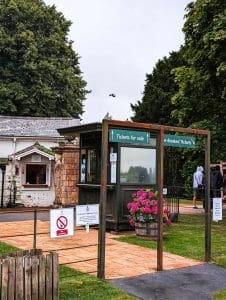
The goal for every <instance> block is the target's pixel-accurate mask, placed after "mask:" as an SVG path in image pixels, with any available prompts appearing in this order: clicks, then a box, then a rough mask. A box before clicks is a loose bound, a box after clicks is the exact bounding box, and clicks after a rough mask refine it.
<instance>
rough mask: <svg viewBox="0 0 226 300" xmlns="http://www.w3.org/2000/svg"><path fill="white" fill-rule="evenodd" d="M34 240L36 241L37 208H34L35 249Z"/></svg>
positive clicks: (34, 246)
mask: <svg viewBox="0 0 226 300" xmlns="http://www.w3.org/2000/svg"><path fill="white" fill-rule="evenodd" d="M36 241H37V208H35V209H34V235H33V249H36Z"/></svg>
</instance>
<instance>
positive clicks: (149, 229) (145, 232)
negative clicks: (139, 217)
mask: <svg viewBox="0 0 226 300" xmlns="http://www.w3.org/2000/svg"><path fill="white" fill-rule="evenodd" d="M135 232H136V235H137V236H138V237H139V238H141V239H143V240H154V241H156V240H157V236H158V223H157V222H152V223H144V222H143V223H142V222H135Z"/></svg>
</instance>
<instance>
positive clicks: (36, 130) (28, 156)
mask: <svg viewBox="0 0 226 300" xmlns="http://www.w3.org/2000/svg"><path fill="white" fill-rule="evenodd" d="M79 124H80V121H79V119H72V118H42V117H8V116H0V206H1V207H6V206H14V205H24V206H28V207H30V206H49V205H52V204H53V203H54V200H55V192H54V180H53V174H54V164H55V159H54V154H53V153H52V151H51V148H52V147H56V146H58V145H59V143H60V142H64V138H63V137H62V136H60V135H59V133H58V132H57V128H64V127H70V126H76V125H79Z"/></svg>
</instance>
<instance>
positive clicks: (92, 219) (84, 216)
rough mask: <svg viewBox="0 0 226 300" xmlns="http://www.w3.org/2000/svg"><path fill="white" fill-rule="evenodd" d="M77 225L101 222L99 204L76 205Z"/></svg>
mask: <svg viewBox="0 0 226 300" xmlns="http://www.w3.org/2000/svg"><path fill="white" fill-rule="evenodd" d="M75 219H76V226H86V225H97V224H99V204H87V205H76V217H75Z"/></svg>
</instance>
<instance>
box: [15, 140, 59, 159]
mask: <svg viewBox="0 0 226 300" xmlns="http://www.w3.org/2000/svg"><path fill="white" fill-rule="evenodd" d="M34 153H36V154H39V155H42V156H45V157H47V158H48V159H49V160H53V159H54V154H53V152H52V151H51V150H50V149H48V148H46V147H44V146H42V145H40V144H39V143H38V142H36V143H35V144H34V145H32V146H29V147H26V148H24V149H22V150H20V151H18V152H16V153H15V154H14V157H15V159H16V160H20V159H21V158H23V157H25V156H28V155H31V154H34ZM11 157H12V155H10V156H9V159H10V158H11Z"/></svg>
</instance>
